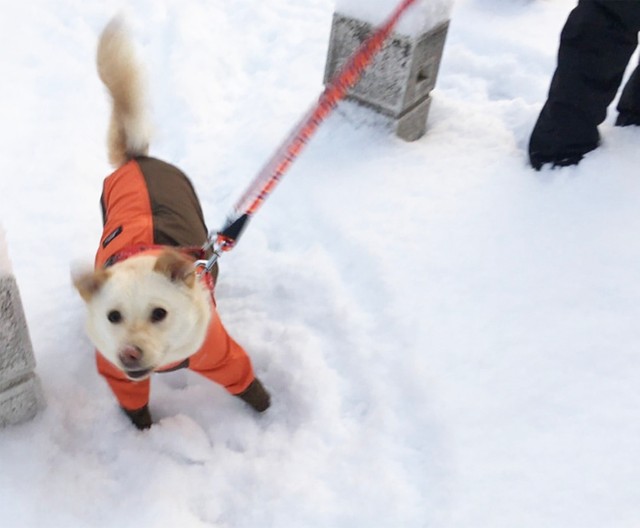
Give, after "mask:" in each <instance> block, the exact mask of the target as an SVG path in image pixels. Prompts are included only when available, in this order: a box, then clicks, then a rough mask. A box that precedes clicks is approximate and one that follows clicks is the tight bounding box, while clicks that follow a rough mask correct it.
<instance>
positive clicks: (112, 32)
mask: <svg viewBox="0 0 640 528" xmlns="http://www.w3.org/2000/svg"><path fill="white" fill-rule="evenodd" d="M97 64H98V75H100V79H101V80H102V82H103V83H104V84H105V86H106V87H107V89H108V90H109V93H110V94H111V98H112V100H113V101H112V102H113V107H112V110H111V123H110V125H109V139H108V147H109V161H110V163H111V164H112V165H113V166H114V167H119V166H121V165H122V164H124V163H125V162H127V161H128V160H129V159H131V158H133V157H135V156H142V155H146V154H147V153H148V150H149V139H150V127H149V124H148V121H147V115H146V108H145V104H144V102H145V101H144V89H143V88H144V87H143V80H142V76H141V69H140V67H139V65H138V63H137V61H136V57H135V53H134V50H133V46H132V44H131V41H130V40H129V36H128V34H127V31H126V28H125V27H124V21H123V20H122V18H120V17H116V18H114V19H113V20H111V22H109V24H108V25H107V26H106V27H105V28H104V30H103V31H102V35H100V40H99V42H98V54H97Z"/></svg>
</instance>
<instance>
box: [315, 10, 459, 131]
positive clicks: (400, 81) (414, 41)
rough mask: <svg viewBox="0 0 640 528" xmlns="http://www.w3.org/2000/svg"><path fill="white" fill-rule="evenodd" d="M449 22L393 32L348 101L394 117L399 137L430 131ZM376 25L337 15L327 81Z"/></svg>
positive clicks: (329, 52) (329, 53) (333, 29)
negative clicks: (410, 31) (408, 32)
mask: <svg viewBox="0 0 640 528" xmlns="http://www.w3.org/2000/svg"><path fill="white" fill-rule="evenodd" d="M448 27H449V22H448V20H447V21H444V22H441V23H439V24H437V25H436V26H435V27H432V28H431V29H429V30H426V31H423V32H422V33H417V34H415V35H403V34H400V33H393V34H392V35H391V36H390V37H389V39H388V40H387V42H386V44H385V45H384V47H383V49H382V51H381V52H380V54H379V55H378V56H377V57H376V58H375V59H374V60H373V63H372V64H371V65H370V66H369V67H368V68H367V70H366V71H365V73H364V75H363V76H362V78H361V79H360V81H359V82H358V84H356V85H355V86H354V87H353V89H352V90H351V91H350V92H349V95H348V99H351V100H353V101H356V102H358V103H361V104H363V105H365V106H368V107H370V108H373V109H374V110H375V111H377V112H379V113H380V114H383V115H386V116H388V117H390V118H391V119H392V120H393V122H394V128H395V131H396V134H397V135H398V137H400V138H402V139H404V140H406V141H415V140H416V139H419V138H420V137H422V136H423V135H424V133H425V131H426V129H427V117H428V114H429V106H430V104H431V96H430V93H431V90H432V89H433V87H434V86H435V84H436V77H437V75H438V69H439V67H440V60H441V58H442V52H443V51H444V42H445V38H446V36H447V30H448ZM373 29H374V26H373V25H372V24H370V23H368V22H365V21H363V20H359V19H357V18H354V17H351V16H346V15H341V14H339V13H334V15H333V24H332V27H331V37H330V42H329V51H328V54H327V62H326V66H325V74H324V82H325V84H328V83H329V82H330V81H331V79H332V78H333V77H334V76H335V74H336V73H337V72H338V71H339V70H340V68H341V67H342V65H343V64H344V63H345V62H346V60H347V59H348V58H349V57H350V56H351V55H352V54H353V52H354V51H355V50H356V49H357V48H358V47H359V46H360V44H362V42H363V41H364V40H365V39H366V38H367V37H368V36H369V35H370V34H371V32H372V31H373Z"/></svg>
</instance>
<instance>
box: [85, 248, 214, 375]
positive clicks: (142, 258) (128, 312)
mask: <svg viewBox="0 0 640 528" xmlns="http://www.w3.org/2000/svg"><path fill="white" fill-rule="evenodd" d="M74 285H75V287H76V288H77V290H78V291H79V293H80V295H81V296H82V298H83V299H84V300H85V302H86V303H87V308H88V318H87V333H88V335H89V338H90V339H91V340H92V341H93V344H94V345H95V346H96V348H97V349H98V350H99V351H100V353H101V354H102V355H103V356H104V357H105V358H107V359H108V360H109V361H111V362H112V363H113V364H114V365H116V366H117V367H118V368H119V369H121V370H122V371H124V372H125V373H126V374H127V376H128V377H129V378H131V379H136V380H139V379H143V378H145V377H147V376H149V375H150V373H151V372H152V371H153V370H155V369H158V368H161V367H163V366H165V365H168V364H170V363H174V362H176V361H181V360H184V359H186V358H187V357H189V356H190V355H192V354H194V353H195V352H196V351H197V350H198V349H199V348H200V347H201V346H202V343H203V342H204V339H205V337H206V333H207V328H208V325H209V321H210V318H211V301H210V294H209V292H208V290H207V289H206V287H205V286H204V285H202V284H201V283H200V281H199V280H197V278H196V276H195V274H194V267H193V263H192V262H190V261H189V260H188V259H186V258H185V257H183V256H182V255H180V254H179V253H177V252H175V251H173V250H166V251H164V252H162V253H161V254H160V255H144V254H143V255H139V256H133V257H130V258H128V259H127V260H125V261H123V262H120V263H118V264H115V265H114V266H112V267H111V268H108V269H106V270H98V271H95V272H91V273H87V274H83V275H80V276H76V277H74Z"/></svg>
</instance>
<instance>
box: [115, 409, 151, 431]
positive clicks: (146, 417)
mask: <svg viewBox="0 0 640 528" xmlns="http://www.w3.org/2000/svg"><path fill="white" fill-rule="evenodd" d="M122 410H123V411H124V412H125V414H126V415H127V416H128V417H129V419H130V420H131V422H132V423H133V425H135V426H136V427H137V428H138V429H140V430H141V431H143V430H144V429H149V428H150V427H151V424H152V423H153V422H152V421H151V413H150V412H149V406H148V405H145V406H144V407H142V408H140V409H136V410H135V411H130V410H129V409H124V408H123V409H122Z"/></svg>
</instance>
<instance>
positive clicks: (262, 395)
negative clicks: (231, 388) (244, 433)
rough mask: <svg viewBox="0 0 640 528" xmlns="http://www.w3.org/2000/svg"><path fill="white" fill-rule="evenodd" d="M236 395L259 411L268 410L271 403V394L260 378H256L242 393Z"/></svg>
mask: <svg viewBox="0 0 640 528" xmlns="http://www.w3.org/2000/svg"><path fill="white" fill-rule="evenodd" d="M236 396H237V397H238V398H240V399H241V400H242V401H243V402H245V403H248V404H249V405H251V407H253V409H254V410H256V411H258V412H264V411H266V410H267V409H268V408H269V406H270V405H271V396H270V395H269V393H268V392H267V390H266V389H265V388H264V386H263V385H262V383H260V380H259V379H258V378H256V379H254V380H253V381H252V382H251V385H249V386H248V387H247V388H246V389H245V390H244V391H243V392H241V393H240V394H236Z"/></svg>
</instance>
